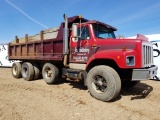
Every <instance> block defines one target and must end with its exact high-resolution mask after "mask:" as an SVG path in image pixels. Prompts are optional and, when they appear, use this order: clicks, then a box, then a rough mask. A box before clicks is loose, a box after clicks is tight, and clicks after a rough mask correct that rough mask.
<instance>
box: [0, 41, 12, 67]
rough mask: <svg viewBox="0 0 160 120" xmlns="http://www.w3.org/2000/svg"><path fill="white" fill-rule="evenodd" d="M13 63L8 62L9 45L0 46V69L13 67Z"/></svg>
mask: <svg viewBox="0 0 160 120" xmlns="http://www.w3.org/2000/svg"><path fill="white" fill-rule="evenodd" d="M12 64H13V61H8V45H7V44H0V67H2V66H3V67H11V66H12Z"/></svg>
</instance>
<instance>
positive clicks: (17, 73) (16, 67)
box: [11, 62, 22, 78]
mask: <svg viewBox="0 0 160 120" xmlns="http://www.w3.org/2000/svg"><path fill="white" fill-rule="evenodd" d="M21 68H22V67H21V63H20V62H14V63H13V64H12V69H11V71H12V76H13V77H14V78H21V77H22V75H21Z"/></svg>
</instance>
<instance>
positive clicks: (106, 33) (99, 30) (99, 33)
mask: <svg viewBox="0 0 160 120" xmlns="http://www.w3.org/2000/svg"><path fill="white" fill-rule="evenodd" d="M93 29H94V34H95V36H96V37H97V38H101V39H106V38H116V37H115V34H114V32H113V30H112V29H111V28H107V27H106V26H104V25H100V24H93Z"/></svg>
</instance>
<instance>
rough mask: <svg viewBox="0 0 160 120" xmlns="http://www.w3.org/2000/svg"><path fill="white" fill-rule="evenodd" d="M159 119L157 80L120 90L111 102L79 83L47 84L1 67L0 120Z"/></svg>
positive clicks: (159, 82)
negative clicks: (94, 96)
mask: <svg viewBox="0 0 160 120" xmlns="http://www.w3.org/2000/svg"><path fill="white" fill-rule="evenodd" d="M115 119H118V120H160V81H142V82H141V83H139V84H138V85H137V86H135V87H134V88H132V89H129V90H124V89H122V91H121V93H120V95H119V97H118V98H117V99H116V100H114V101H113V102H101V101H99V100H96V99H94V98H93V97H91V96H90V94H89V93H88V90H87V88H86V87H84V86H83V84H82V83H76V82H69V81H63V82H59V84H56V85H47V84H46V83H45V82H44V81H43V79H39V80H36V81H30V82H29V81H24V80H23V79H14V78H13V77H12V74H11V69H10V68H0V120H115Z"/></svg>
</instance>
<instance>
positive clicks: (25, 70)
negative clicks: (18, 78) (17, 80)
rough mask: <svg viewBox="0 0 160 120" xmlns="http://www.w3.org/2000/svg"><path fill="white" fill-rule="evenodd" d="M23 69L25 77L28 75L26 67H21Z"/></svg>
mask: <svg viewBox="0 0 160 120" xmlns="http://www.w3.org/2000/svg"><path fill="white" fill-rule="evenodd" d="M23 71H24V72H23V73H24V74H23V75H24V77H27V76H28V69H27V68H26V67H24V68H23Z"/></svg>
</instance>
